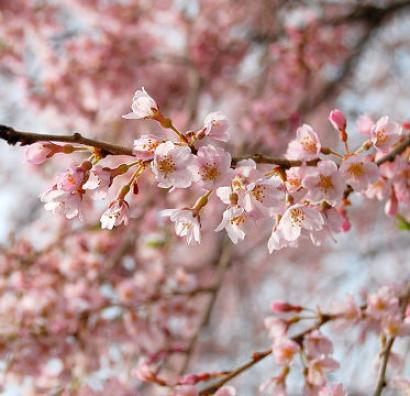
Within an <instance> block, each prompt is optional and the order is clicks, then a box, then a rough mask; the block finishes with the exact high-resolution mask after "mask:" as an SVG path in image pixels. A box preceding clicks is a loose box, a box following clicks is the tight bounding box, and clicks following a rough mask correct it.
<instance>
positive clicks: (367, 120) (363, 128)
mask: <svg viewBox="0 0 410 396" xmlns="http://www.w3.org/2000/svg"><path fill="white" fill-rule="evenodd" d="M373 125H374V121H373V119H372V118H371V117H369V116H368V115H367V114H363V115H361V116H360V117H359V118H358V119H357V121H356V129H357V130H358V131H359V133H360V134H361V135H364V136H367V137H370V134H371V131H372V128H373Z"/></svg>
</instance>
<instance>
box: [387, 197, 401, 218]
mask: <svg viewBox="0 0 410 396" xmlns="http://www.w3.org/2000/svg"><path fill="white" fill-rule="evenodd" d="M398 210H399V202H398V201H397V197H396V194H395V193H394V191H393V192H392V194H391V196H390V198H389V199H388V201H387V202H386V205H385V206H384V212H385V213H386V216H396V214H397V212H398Z"/></svg>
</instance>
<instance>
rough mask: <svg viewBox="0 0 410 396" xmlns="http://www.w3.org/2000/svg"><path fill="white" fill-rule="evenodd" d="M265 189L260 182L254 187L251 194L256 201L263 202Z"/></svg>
mask: <svg viewBox="0 0 410 396" xmlns="http://www.w3.org/2000/svg"><path fill="white" fill-rule="evenodd" d="M265 190H266V187H265V186H261V185H260V184H258V185H256V186H255V187H254V189H253V190H252V193H251V194H252V195H253V197H254V198H255V199H256V200H257V201H259V202H263V201H264V199H265Z"/></svg>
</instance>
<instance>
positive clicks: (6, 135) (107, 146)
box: [0, 125, 410, 168]
mask: <svg viewBox="0 0 410 396" xmlns="http://www.w3.org/2000/svg"><path fill="white" fill-rule="evenodd" d="M0 139H3V140H5V141H6V142H7V143H8V144H10V145H15V144H17V143H20V145H22V146H26V145H30V144H33V143H36V142H50V141H51V142H62V143H77V144H82V145H85V146H91V147H95V148H96V149H99V150H100V151H101V155H103V156H105V155H129V156H132V155H133V154H132V149H130V148H128V147H124V146H120V145H116V144H111V143H106V142H101V141H99V140H94V139H89V138H86V137H83V136H82V135H81V134H80V133H73V134H72V135H51V134H44V133H32V132H21V131H16V130H15V129H13V128H12V127H8V126H5V125H0ZM408 147H410V136H407V137H406V138H405V139H404V140H403V141H402V142H401V143H400V144H399V145H398V146H397V147H396V148H394V149H393V150H392V151H391V152H390V153H389V154H386V155H385V156H384V157H382V158H380V159H379V160H378V161H377V162H376V163H377V165H381V164H384V163H385V162H389V161H393V160H394V159H395V158H396V156H397V155H400V154H401V153H403V152H404V151H405V150H406V149H407V148H408ZM244 159H252V160H254V161H255V162H256V163H258V164H271V165H278V166H281V167H283V168H291V167H294V166H301V165H302V161H294V160H288V159H286V158H282V157H271V156H269V155H263V154H258V153H257V154H244V155H239V156H235V157H233V158H232V165H235V164H236V163H238V162H239V161H241V160H244ZM318 161H319V159H316V160H312V161H308V162H306V164H307V165H310V166H314V165H316V164H317V163H318Z"/></svg>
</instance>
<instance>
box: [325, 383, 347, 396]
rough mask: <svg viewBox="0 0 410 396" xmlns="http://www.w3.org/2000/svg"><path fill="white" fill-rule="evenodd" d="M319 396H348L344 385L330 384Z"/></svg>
mask: <svg viewBox="0 0 410 396" xmlns="http://www.w3.org/2000/svg"><path fill="white" fill-rule="evenodd" d="M319 396H347V392H346V390H345V388H344V386H343V385H342V384H328V385H325V386H324V387H323V388H321V389H320V391H319Z"/></svg>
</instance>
